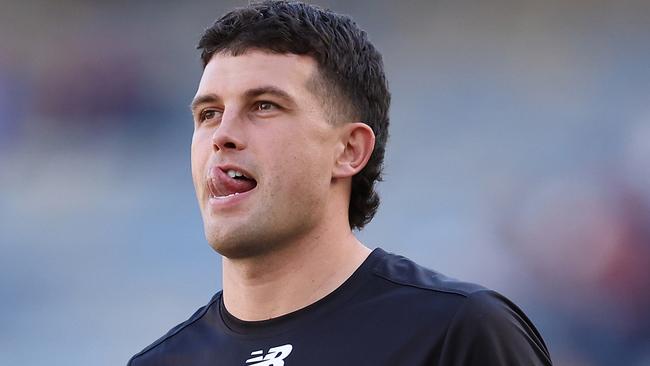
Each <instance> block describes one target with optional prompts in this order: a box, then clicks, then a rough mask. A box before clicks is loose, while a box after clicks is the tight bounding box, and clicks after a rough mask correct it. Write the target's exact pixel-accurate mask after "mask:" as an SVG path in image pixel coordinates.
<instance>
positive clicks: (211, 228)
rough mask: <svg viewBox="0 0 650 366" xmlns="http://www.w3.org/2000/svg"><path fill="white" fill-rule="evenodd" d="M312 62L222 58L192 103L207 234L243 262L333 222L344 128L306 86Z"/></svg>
mask: <svg viewBox="0 0 650 366" xmlns="http://www.w3.org/2000/svg"><path fill="white" fill-rule="evenodd" d="M316 72H317V66H316V62H315V61H314V60H313V59H312V58H311V57H308V56H298V55H292V54H288V55H278V54H271V53H266V52H261V51H256V50H254V51H249V52H246V53H245V54H243V55H240V56H231V55H229V54H215V55H214V56H213V57H212V59H211V60H210V62H209V63H208V65H207V66H206V68H205V70H204V72H203V76H202V77H201V81H200V84H199V87H198V91H197V93H196V97H195V99H194V102H193V108H192V110H193V112H192V113H193V116H194V136H193V138H192V178H193V181H194V187H195V189H196V195H197V198H198V201H199V207H200V209H201V214H202V216H203V222H204V228H205V234H206V237H207V239H208V242H209V243H210V244H211V246H212V247H213V248H214V249H215V250H216V251H218V252H219V253H221V254H222V255H224V256H226V257H230V258H241V257H246V256H253V255H258V254H261V253H265V252H268V251H270V250H273V249H274V248H278V246H282V245H287V244H288V243H291V242H292V241H293V240H295V239H299V238H301V237H303V236H305V235H306V234H308V233H309V232H310V230H312V229H313V228H314V227H316V226H317V225H319V223H322V222H323V220H325V219H326V217H325V215H324V212H325V207H326V203H327V201H328V199H329V198H330V197H329V194H330V184H331V181H332V167H333V164H334V161H335V150H336V149H335V146H336V144H337V137H338V135H339V134H338V129H337V127H335V126H334V125H332V124H331V123H329V121H328V120H327V118H326V114H325V113H324V108H323V103H322V101H321V100H320V99H319V97H318V96H316V95H315V94H314V92H313V91H311V90H309V88H308V83H309V81H310V79H311V78H312V77H313V76H314V75H315V73H316ZM240 174H243V176H239V175H240Z"/></svg>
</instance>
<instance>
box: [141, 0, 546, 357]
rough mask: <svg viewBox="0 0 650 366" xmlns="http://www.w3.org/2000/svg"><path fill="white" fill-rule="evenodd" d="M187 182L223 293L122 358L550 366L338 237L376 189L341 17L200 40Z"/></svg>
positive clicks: (382, 88) (268, 7)
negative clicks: (218, 263) (218, 261)
mask: <svg viewBox="0 0 650 366" xmlns="http://www.w3.org/2000/svg"><path fill="white" fill-rule="evenodd" d="M199 48H200V49H201V50H202V55H201V57H202V60H203V64H204V71H203V76H202V78H201V81H200V83H199V87H198V91H197V93H196V96H195V98H194V100H193V102H192V106H191V108H192V114H193V116H194V123H195V124H194V127H195V130H194V136H193V140H192V150H191V151H192V152H191V153H192V177H193V180H194V185H195V188H196V194H197V198H198V202H199V206H200V209H201V213H202V216H203V221H204V227H205V235H206V237H207V239H208V241H209V243H210V244H211V246H212V247H213V248H214V249H215V250H216V251H217V252H218V253H220V254H221V255H222V258H223V291H221V292H219V293H217V294H216V295H215V296H214V297H213V299H212V300H211V301H210V302H209V303H208V304H207V305H206V306H204V307H202V308H201V309H199V310H198V311H197V312H196V313H195V314H194V315H192V317H191V318H190V319H189V320H187V321H186V322H184V323H182V324H180V325H178V326H177V327H175V328H173V329H172V330H171V331H169V332H168V333H167V334H166V335H165V336H163V337H162V338H160V339H159V340H157V341H156V342H154V343H153V344H152V345H150V346H149V347H147V348H145V349H144V350H143V351H142V352H140V353H138V354H137V355H135V356H134V357H133V358H132V359H131V361H130V362H129V365H132V366H141V365H158V366H161V365H197V366H198V365H256V366H281V365H287V366H291V365H297V366H298V365H300V366H305V365H310V366H318V365H386V366H388V365H391V366H394V365H550V364H551V362H550V359H549V355H548V351H547V350H546V346H545V345H544V343H543V341H542V339H541V337H540V335H539V334H538V333H537V331H536V330H535V328H534V326H533V325H532V324H531V323H530V321H529V320H528V319H527V318H526V316H525V315H524V314H523V313H522V312H521V311H520V310H519V309H518V308H517V307H516V306H515V305H513V304H512V303H511V302H509V301H508V300H507V299H505V298H504V297H502V296H501V295H499V294H497V293H495V292H492V291H489V290H486V289H484V288H482V287H480V286H477V285H473V284H469V283H463V282H458V281H455V280H451V279H449V278H446V277H444V276H443V275H441V274H438V273H436V272H433V271H430V270H427V269H425V268H422V267H420V266H418V265H417V264H415V263H413V262H411V261H410V260H408V259H406V258H403V257H400V256H396V255H393V254H389V253H386V252H384V251H383V250H381V249H375V250H374V251H371V250H370V249H368V248H367V247H366V246H364V245H363V244H362V243H361V242H359V241H358V240H357V239H356V238H355V236H354V235H353V233H352V230H353V229H361V228H362V227H363V226H364V225H365V224H366V223H368V222H369V221H370V220H371V218H372V217H373V215H374V213H375V211H376V210H377V207H378V204H379V199H378V197H377V194H376V193H375V191H374V183H375V182H376V181H377V180H379V179H380V175H381V167H382V162H383V157H384V147H385V144H386V140H387V136H388V132H387V128H388V107H389V104H390V95H389V92H388V88H387V85H386V80H385V77H384V73H383V65H382V61H381V56H380V54H379V53H378V52H377V51H376V49H375V48H374V47H373V45H372V44H371V43H370V42H369V41H368V39H367V37H366V34H365V32H363V31H362V30H360V29H359V28H358V27H357V26H356V25H355V23H354V22H353V21H352V20H351V19H350V18H348V17H346V16H342V15H338V14H335V13H332V12H330V11H327V10H323V9H320V8H318V7H315V6H311V5H306V4H302V3H295V2H284V1H278V2H266V3H262V4H255V5H249V6H248V7H246V8H243V9H237V10H234V11H232V12H230V13H228V14H226V15H225V16H223V17H222V18H221V19H219V20H217V22H216V23H215V24H214V25H213V26H212V27H211V28H209V29H208V30H206V32H205V33H204V35H203V37H202V38H201V40H200V43H199Z"/></svg>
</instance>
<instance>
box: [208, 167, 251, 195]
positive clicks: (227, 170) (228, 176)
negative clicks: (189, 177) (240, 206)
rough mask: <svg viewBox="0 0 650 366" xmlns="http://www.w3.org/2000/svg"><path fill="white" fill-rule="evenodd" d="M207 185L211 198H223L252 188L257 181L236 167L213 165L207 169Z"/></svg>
mask: <svg viewBox="0 0 650 366" xmlns="http://www.w3.org/2000/svg"><path fill="white" fill-rule="evenodd" d="M207 185H208V191H209V192H210V197H211V198H225V197H228V196H233V195H237V194H240V193H244V192H248V191H250V190H252V189H253V188H255V187H256V186H257V181H255V179H253V178H252V177H250V175H249V174H248V173H246V172H244V171H243V170H241V169H239V168H237V167H234V166H214V167H212V168H210V170H209V171H208V177H207Z"/></svg>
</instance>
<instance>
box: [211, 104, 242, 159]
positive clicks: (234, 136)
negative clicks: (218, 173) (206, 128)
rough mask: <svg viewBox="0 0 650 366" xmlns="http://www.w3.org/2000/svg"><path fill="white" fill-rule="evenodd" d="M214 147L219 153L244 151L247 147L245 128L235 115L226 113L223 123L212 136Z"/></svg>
mask: <svg viewBox="0 0 650 366" xmlns="http://www.w3.org/2000/svg"><path fill="white" fill-rule="evenodd" d="M212 146H213V147H214V149H215V150H217V151H218V150H224V151H225V150H243V149H244V148H245V147H246V143H245V136H244V131H243V126H242V124H241V121H240V119H239V118H237V116H236V115H235V114H234V113H228V112H227V111H225V112H224V114H223V115H222V117H221V123H219V125H218V126H217V127H216V128H215V130H214V133H213V134H212Z"/></svg>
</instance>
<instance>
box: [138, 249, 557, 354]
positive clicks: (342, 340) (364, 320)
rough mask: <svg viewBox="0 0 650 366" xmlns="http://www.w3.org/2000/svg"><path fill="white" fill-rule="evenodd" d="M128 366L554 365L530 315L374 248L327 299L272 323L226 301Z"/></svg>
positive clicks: (206, 309)
mask: <svg viewBox="0 0 650 366" xmlns="http://www.w3.org/2000/svg"><path fill="white" fill-rule="evenodd" d="M128 365H129V366H145V365H146V366H153V365H155V366H167V365H176V366H178V365H184V366H207V365H210V366H215V365H217V366H235V365H243V366H283V365H286V366H307V365H309V366H320V365H323V366H324V365H327V366H332V365H337V366H342V365H355V366H357V365H373V366H420V365H427V366H433V365H440V366H443V365H444V366H452V365H453V366H460V365H464V366H466V365H481V366H490V365H499V366H503V365H551V361H550V357H549V353H548V350H547V349H546V345H545V344H544V341H543V340H542V337H541V336H540V335H539V333H538V332H537V330H536V329H535V327H534V326H533V324H532V323H531V322H530V320H528V318H527V317H526V315H525V314H524V313H523V312H522V311H521V310H520V309H519V308H517V306H515V305H514V304H513V303H512V302H510V301H509V300H508V299H506V298H505V297H503V296H502V295H500V294H498V293H496V292H494V291H491V290H488V289H485V288H483V287H481V286H478V285H475V284H471V283H466V282H459V281H456V280H453V279H450V278H448V277H445V276H443V275H441V274H439V273H436V272H434V271H431V270H428V269H426V268H423V267H421V266H419V265H417V264H415V263H414V262H412V261H410V260H408V259H406V258H404V257H401V256H397V255H394V254H390V253H387V252H385V251H383V250H381V249H375V250H374V251H373V252H372V253H371V254H370V256H369V257H368V258H367V259H366V260H365V261H364V263H363V264H362V265H361V266H360V267H359V268H358V269H357V270H356V271H355V272H354V274H353V275H352V276H351V277H350V278H349V279H348V280H347V281H345V283H343V284H342V285H341V286H340V287H339V288H338V289H336V290H335V291H333V292H332V293H330V294H329V295H327V296H325V297H324V298H323V299H321V300H319V301H317V302H315V303H313V304H311V305H309V306H307V307H305V308H303V309H300V310H298V311H295V312H292V313H289V314H287V315H283V316H280V317H278V318H274V319H270V320H265V321H254V322H249V321H242V320H239V319H237V318H235V317H234V316H232V315H231V314H229V313H228V311H227V310H226V308H225V307H224V305H223V300H222V293H221V292H219V293H217V294H216V295H215V296H214V297H213V298H212V300H211V301H210V302H209V303H208V304H207V305H206V306H204V307H202V308H200V309H199V310H198V311H197V312H196V313H194V315H192V317H191V318H190V319H188V320H187V321H185V322H184V323H182V324H179V325H178V326H176V327H175V328H173V329H172V330H170V331H169V332H168V333H167V334H166V335H165V336H163V337H162V338H160V339H158V340H157V341H156V342H154V343H153V344H151V345H150V346H148V347H147V348H145V349H144V350H142V351H141V352H140V353H138V354H136V355H135V356H133V358H132V359H131V360H130V361H129V364H128Z"/></svg>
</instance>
